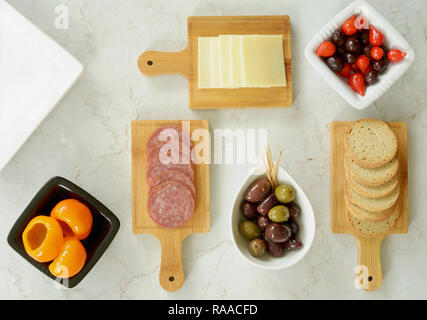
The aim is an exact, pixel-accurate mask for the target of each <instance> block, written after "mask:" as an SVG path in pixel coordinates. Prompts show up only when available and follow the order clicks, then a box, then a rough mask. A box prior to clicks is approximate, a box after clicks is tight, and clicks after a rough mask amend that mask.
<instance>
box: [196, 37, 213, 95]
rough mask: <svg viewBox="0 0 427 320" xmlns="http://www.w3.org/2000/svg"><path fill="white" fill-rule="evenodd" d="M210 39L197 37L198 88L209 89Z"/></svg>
mask: <svg viewBox="0 0 427 320" xmlns="http://www.w3.org/2000/svg"><path fill="white" fill-rule="evenodd" d="M210 43H211V42H210V37H199V57H198V77H197V78H198V87H199V89H204V88H211V86H212V85H211V60H210V59H211V49H210Z"/></svg>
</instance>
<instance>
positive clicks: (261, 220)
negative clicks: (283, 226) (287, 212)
mask: <svg viewBox="0 0 427 320" xmlns="http://www.w3.org/2000/svg"><path fill="white" fill-rule="evenodd" d="M256 223H257V225H258V227H259V228H260V229H261V231H264V230H265V228H267V226H268V225H269V224H270V223H271V220H270V219H269V218H268V217H266V216H258V219H257V221H256Z"/></svg>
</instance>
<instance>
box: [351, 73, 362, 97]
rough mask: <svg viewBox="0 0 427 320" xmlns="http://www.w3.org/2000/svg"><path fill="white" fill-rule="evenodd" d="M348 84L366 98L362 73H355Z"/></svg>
mask: <svg viewBox="0 0 427 320" xmlns="http://www.w3.org/2000/svg"><path fill="white" fill-rule="evenodd" d="M348 84H349V85H350V87H351V88H352V89H353V90H354V91H356V92H357V93H358V94H360V95H361V96H362V97H364V96H365V80H364V79H363V76H362V75H361V74H360V73H353V74H352V75H351V76H350V78H349V79H348Z"/></svg>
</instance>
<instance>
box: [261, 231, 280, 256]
mask: <svg viewBox="0 0 427 320" xmlns="http://www.w3.org/2000/svg"><path fill="white" fill-rule="evenodd" d="M264 242H265V250H266V251H267V252H268V253H270V254H271V255H272V256H273V257H283V255H284V254H285V247H284V245H283V243H276V242H273V241H270V240H268V239H267V238H266V237H265V235H264Z"/></svg>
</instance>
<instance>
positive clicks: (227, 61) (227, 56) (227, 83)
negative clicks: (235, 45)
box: [219, 35, 233, 88]
mask: <svg viewBox="0 0 427 320" xmlns="http://www.w3.org/2000/svg"><path fill="white" fill-rule="evenodd" d="M231 39H232V36H228V35H221V36H219V41H220V56H219V58H220V68H221V79H222V86H223V87H224V88H232V87H233V86H232V79H233V78H232V75H233V70H232V65H231V56H232V47H231Z"/></svg>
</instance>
